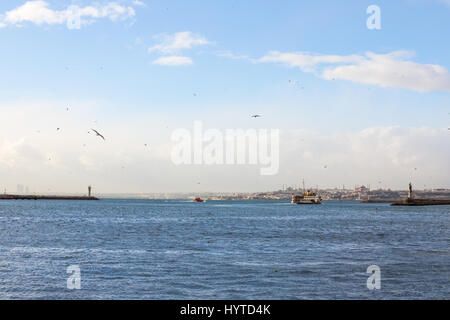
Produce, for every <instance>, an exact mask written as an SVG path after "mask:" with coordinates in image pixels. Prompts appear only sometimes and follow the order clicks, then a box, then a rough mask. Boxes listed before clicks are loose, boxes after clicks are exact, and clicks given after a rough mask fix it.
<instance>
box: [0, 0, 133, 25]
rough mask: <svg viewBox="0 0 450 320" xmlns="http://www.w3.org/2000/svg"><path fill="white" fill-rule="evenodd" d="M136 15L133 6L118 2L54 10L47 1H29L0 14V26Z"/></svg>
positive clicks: (62, 22)
mask: <svg viewBox="0 0 450 320" xmlns="http://www.w3.org/2000/svg"><path fill="white" fill-rule="evenodd" d="M134 15H135V11H134V9H133V8H132V7H124V6H121V5H119V4H117V3H116V2H108V3H106V4H104V5H92V6H86V7H76V6H70V7H68V8H67V9H65V10H53V9H51V8H49V4H48V3H47V2H46V1H42V0H35V1H27V2H25V3H24V4H23V5H21V6H19V7H17V8H15V9H13V10H10V11H7V12H6V13H5V14H4V15H0V27H5V26H7V25H12V26H21V25H22V24H23V23H27V22H28V23H33V24H36V25H43V24H48V25H54V24H65V23H68V22H69V21H71V20H73V19H74V18H78V17H79V18H80V23H81V24H82V25H84V24H89V23H92V22H93V21H94V20H95V19H101V18H108V19H110V20H112V21H117V20H125V19H128V18H131V17H133V16H134Z"/></svg>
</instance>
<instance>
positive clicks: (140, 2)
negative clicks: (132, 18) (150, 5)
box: [133, 0, 147, 7]
mask: <svg viewBox="0 0 450 320" xmlns="http://www.w3.org/2000/svg"><path fill="white" fill-rule="evenodd" d="M133 4H134V5H135V6H141V7H146V6H147V5H146V4H145V3H144V2H142V1H139V0H133Z"/></svg>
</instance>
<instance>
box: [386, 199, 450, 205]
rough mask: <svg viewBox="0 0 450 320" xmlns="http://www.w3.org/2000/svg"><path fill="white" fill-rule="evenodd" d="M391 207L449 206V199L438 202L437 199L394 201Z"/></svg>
mask: <svg viewBox="0 0 450 320" xmlns="http://www.w3.org/2000/svg"><path fill="white" fill-rule="evenodd" d="M392 205H393V206H442V205H450V199H447V200H438V199H403V200H401V201H395V202H393V203H392Z"/></svg>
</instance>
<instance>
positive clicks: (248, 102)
mask: <svg viewBox="0 0 450 320" xmlns="http://www.w3.org/2000/svg"><path fill="white" fill-rule="evenodd" d="M371 5H377V6H379V8H380V11H381V29H379V30H370V29H368V28H367V25H366V23H367V19H368V18H369V16H370V15H369V14H367V12H366V10H367V8H368V7H369V6H371ZM74 7H76V8H78V9H79V12H78V14H79V18H80V20H79V22H80V23H79V25H77V24H76V23H75V24H74V21H73V19H72V18H73V17H72V14H73V13H74V12H75V11H74V9H73V8H74ZM71 8H72V9H71ZM449 15H450V3H449V2H448V1H444V0H434V1H425V0H423V1H422V0H416V1H409V0H403V1H396V2H395V3H394V2H389V1H346V2H345V5H342V4H338V3H336V2H335V1H322V2H321V3H320V4H315V3H308V2H305V1H301V2H300V1H286V2H283V5H280V4H279V3H278V2H276V1H264V2H257V1H247V2H245V3H240V2H237V1H234V2H213V3H211V2H210V1H198V2H195V3H190V4H189V5H187V4H186V3H184V2H183V1H171V2H168V3H153V2H149V1H126V0H122V1H98V2H95V3H94V2H91V1H25V0H20V1H19V0H14V1H8V2H7V3H1V4H0V37H1V39H2V47H1V48H2V50H0V69H1V70H2V75H3V77H0V96H1V100H0V112H1V114H2V116H1V117H0V187H1V188H2V189H1V191H3V190H4V189H5V188H6V189H7V190H15V189H16V187H17V185H24V186H28V187H29V190H36V192H49V191H50V192H63V193H64V192H68V193H70V192H72V193H79V192H85V190H86V188H87V186H88V185H92V186H93V187H94V191H95V192H98V193H140V192H155V193H156V192H205V191H211V192H252V191H264V190H275V189H277V188H279V187H280V186H282V185H283V184H291V185H295V184H299V183H300V182H299V181H301V179H302V178H304V179H305V181H307V183H309V185H313V186H315V185H319V187H321V188H334V187H335V186H342V185H343V184H344V185H348V186H354V185H361V184H365V185H368V184H370V185H372V187H374V188H375V187H378V186H379V185H380V184H381V185H383V186H388V187H390V188H392V189H401V190H403V189H406V186H407V184H408V183H409V182H412V183H413V185H415V186H416V187H417V188H418V189H423V188H424V186H426V188H450V167H449V165H448V163H449V162H450V149H449V148H448V145H449V142H450V131H449V130H448V128H449V127H450V109H449V107H448V106H449V105H450V73H449V71H448V69H449V67H450V55H448V52H449V49H450V44H449V43H448V41H445V40H446V39H447V38H448V34H447V33H448V30H449V29H450V20H449V19H448V16H449ZM75 22H76V21H75ZM318 35H320V36H318ZM252 115H260V117H257V118H255V117H252ZM196 121H201V122H202V124H203V126H204V128H205V129H212V130H218V131H220V132H225V131H226V130H229V129H231V130H233V129H242V130H248V129H255V130H279V131H280V135H279V170H278V172H277V173H276V174H273V175H267V176H264V175H261V174H260V168H261V166H259V165H256V166H255V165H252V164H241V165H237V164H236V165H226V164H223V165H217V164H212V165H207V164H198V165H196V164H192V165H175V164H174V163H173V161H172V158H171V152H172V149H173V147H174V141H173V139H172V135H173V133H174V132H175V131H177V130H180V129H185V130H188V131H192V130H193V127H194V123H195V122H196ZM93 129H95V130H98V132H100V133H101V134H103V135H104V136H105V138H106V140H103V139H101V138H100V137H98V136H96V135H95V133H94V132H93ZM380 182H381V183H380Z"/></svg>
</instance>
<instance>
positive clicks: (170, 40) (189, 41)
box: [148, 31, 210, 54]
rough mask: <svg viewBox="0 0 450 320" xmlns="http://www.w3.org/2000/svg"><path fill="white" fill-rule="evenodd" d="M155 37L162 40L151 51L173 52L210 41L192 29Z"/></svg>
mask: <svg viewBox="0 0 450 320" xmlns="http://www.w3.org/2000/svg"><path fill="white" fill-rule="evenodd" d="M155 38H156V39H158V40H160V43H159V44H157V45H155V46H153V47H151V48H149V49H148V51H149V52H155V51H157V52H161V53H164V54H171V53H174V52H179V51H181V50H186V49H191V48H193V47H197V46H203V45H207V44H209V43H210V42H209V41H208V40H207V39H206V38H204V37H202V36H200V35H197V34H194V33H192V32H190V31H184V32H177V33H174V34H172V35H167V34H160V35H157V36H156V37H155Z"/></svg>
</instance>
